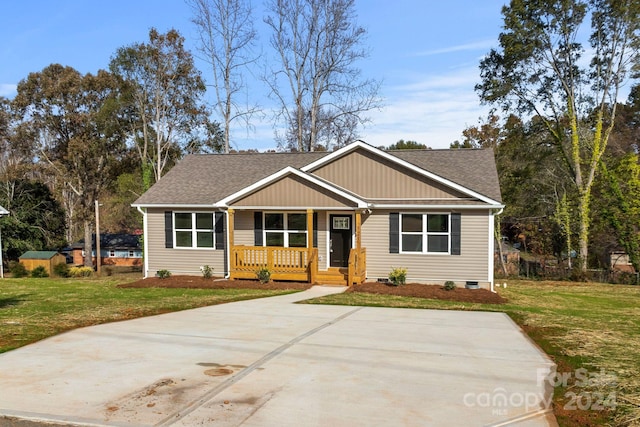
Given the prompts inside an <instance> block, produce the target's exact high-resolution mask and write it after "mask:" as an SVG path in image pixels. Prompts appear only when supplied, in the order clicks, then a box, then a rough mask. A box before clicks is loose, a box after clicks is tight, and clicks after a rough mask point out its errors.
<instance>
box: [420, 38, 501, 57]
mask: <svg viewBox="0 0 640 427" xmlns="http://www.w3.org/2000/svg"><path fill="white" fill-rule="evenodd" d="M494 46H496V41H495V39H487V40H478V41H475V42H471V43H465V44H459V45H456V46H448V47H443V48H440V49H434V50H427V51H424V52H417V53H416V54H415V56H432V55H441V54H445V53H453V52H464V51H469V50H488V49H490V48H492V47H494Z"/></svg>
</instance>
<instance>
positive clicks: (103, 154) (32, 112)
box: [14, 64, 124, 265]
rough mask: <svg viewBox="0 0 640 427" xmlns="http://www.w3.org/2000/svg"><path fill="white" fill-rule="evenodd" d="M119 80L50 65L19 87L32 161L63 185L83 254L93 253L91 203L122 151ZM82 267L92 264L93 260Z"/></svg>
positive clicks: (103, 73)
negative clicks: (79, 227) (31, 134)
mask: <svg viewBox="0 0 640 427" xmlns="http://www.w3.org/2000/svg"><path fill="white" fill-rule="evenodd" d="M120 86H121V84H120V81H119V80H118V79H117V78H116V77H115V76H114V75H112V74H110V73H108V72H106V71H103V70H100V71H98V73H97V74H96V75H92V74H86V75H82V74H80V73H79V72H78V71H76V70H74V69H73V68H71V67H63V66H62V65H59V64H52V65H49V66H48V67H46V68H45V69H44V70H42V71H41V72H38V73H31V74H29V76H28V78H27V79H26V80H23V81H21V82H20V83H19V84H18V93H17V95H16V97H15V99H14V104H15V106H16V108H18V109H19V111H20V112H21V114H22V118H23V120H24V121H26V122H30V123H31V125H32V126H33V128H34V129H35V130H36V131H37V133H38V135H37V136H38V138H37V140H36V141H35V142H36V143H37V145H36V147H37V150H36V152H35V153H32V157H34V156H35V157H37V159H38V161H39V162H40V163H41V164H42V165H43V167H45V168H46V169H47V170H48V171H49V173H50V174H51V175H53V176H54V177H55V178H56V180H57V181H58V182H60V183H61V184H62V186H63V190H62V192H63V194H64V195H66V197H64V199H65V200H67V201H69V205H68V206H67V205H66V204H65V208H66V210H67V215H68V218H69V219H70V220H72V221H73V220H76V219H77V220H78V221H80V222H81V223H82V224H83V228H84V237H85V252H86V253H88V254H90V253H91V249H92V248H91V235H92V222H93V221H92V220H93V206H94V201H95V200H97V199H98V196H99V195H100V192H101V191H102V190H103V188H105V186H106V184H107V183H108V182H109V181H110V179H111V178H112V177H111V172H112V170H113V165H114V163H115V160H116V159H117V157H118V156H119V155H121V154H122V153H123V149H124V138H123V135H122V133H121V129H122V127H121V122H120V120H121V116H120V110H119V108H120V102H119V99H118V98H119V94H120V92H119V88H120ZM85 265H92V260H91V257H86V258H85Z"/></svg>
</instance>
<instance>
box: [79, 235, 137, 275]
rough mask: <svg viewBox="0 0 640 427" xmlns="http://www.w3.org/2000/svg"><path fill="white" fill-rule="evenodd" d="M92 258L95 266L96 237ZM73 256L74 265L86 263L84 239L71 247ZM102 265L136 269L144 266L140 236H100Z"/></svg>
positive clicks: (93, 243) (92, 244)
mask: <svg viewBox="0 0 640 427" xmlns="http://www.w3.org/2000/svg"><path fill="white" fill-rule="evenodd" d="M91 240H92V241H91V247H92V248H93V250H92V252H91V257H92V259H93V263H94V264H95V261H96V260H95V258H96V236H95V234H94V235H93V236H92V239H91ZM71 255H72V258H73V264H74V265H82V264H83V263H84V256H85V253H84V239H82V240H80V241H78V242H76V243H74V244H73V245H71ZM100 264H101V265H114V266H127V267H135V266H141V265H142V247H141V245H140V236H139V235H137V234H122V233H119V234H112V233H104V234H100Z"/></svg>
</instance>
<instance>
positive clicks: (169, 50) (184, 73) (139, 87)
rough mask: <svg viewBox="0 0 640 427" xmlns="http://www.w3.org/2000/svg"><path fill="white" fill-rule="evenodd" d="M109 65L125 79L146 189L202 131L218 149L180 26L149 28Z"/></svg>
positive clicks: (201, 84) (200, 82) (201, 85)
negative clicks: (143, 40) (162, 29)
mask: <svg viewBox="0 0 640 427" xmlns="http://www.w3.org/2000/svg"><path fill="white" fill-rule="evenodd" d="M109 68H110V70H111V71H112V72H113V73H114V74H116V75H117V76H119V77H120V78H122V79H123V81H124V82H125V83H126V84H125V86H124V88H125V94H126V95H127V97H128V101H129V111H128V117H130V121H129V128H130V129H129V138H130V141H131V142H132V143H133V145H134V147H135V150H136V152H137V153H138V156H139V159H140V162H141V164H142V176H143V182H144V188H145V189H147V188H149V187H150V186H151V184H152V177H153V181H156V182H157V181H158V180H160V178H161V177H162V175H163V174H164V173H165V171H166V170H167V168H168V167H169V166H170V165H171V164H172V162H174V161H175V160H176V159H177V158H179V157H180V156H181V155H182V152H183V150H186V149H188V147H189V145H190V144H193V143H194V142H195V141H199V140H201V139H202V138H203V137H202V136H201V134H204V135H205V136H204V139H205V141H206V142H207V144H210V145H211V146H212V148H214V149H215V148H216V147H214V144H215V142H216V141H214V140H213V139H210V138H209V136H210V135H209V133H208V131H209V126H208V124H209V122H208V119H207V112H206V109H205V108H204V106H203V105H202V104H201V102H200V98H201V97H202V96H203V94H204V92H205V91H206V87H205V84H204V82H203V80H202V78H201V76H200V72H199V71H198V70H197V69H196V67H195V65H194V62H193V56H192V55H191V53H190V52H189V51H187V50H186V49H185V48H184V37H182V36H181V35H180V33H179V32H178V31H176V30H173V29H172V30H169V31H168V32H167V33H166V34H160V33H158V31H157V30H156V29H155V28H152V29H151V30H150V31H149V42H148V43H136V44H133V45H131V46H127V47H122V48H120V49H118V50H117V52H116V55H115V57H114V58H112V60H111V63H110V65H109Z"/></svg>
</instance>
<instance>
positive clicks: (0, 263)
mask: <svg viewBox="0 0 640 427" xmlns="http://www.w3.org/2000/svg"><path fill="white" fill-rule="evenodd" d="M4 215H9V211H8V210H6V209H5V208H3V207H2V206H0V218H2V217H3V216H4ZM0 279H4V253H3V252H2V229H0Z"/></svg>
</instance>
